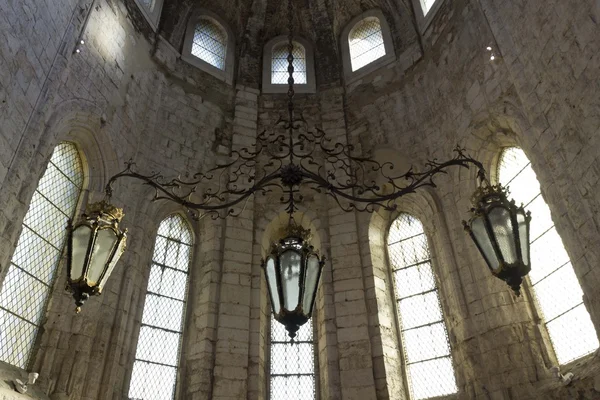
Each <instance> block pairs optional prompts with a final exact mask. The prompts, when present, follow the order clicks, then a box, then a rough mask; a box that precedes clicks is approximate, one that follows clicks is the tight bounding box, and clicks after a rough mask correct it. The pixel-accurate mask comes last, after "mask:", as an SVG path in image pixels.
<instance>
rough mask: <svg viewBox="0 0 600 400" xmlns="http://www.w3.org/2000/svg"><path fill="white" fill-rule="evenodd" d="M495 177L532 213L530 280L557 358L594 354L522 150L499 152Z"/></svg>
mask: <svg viewBox="0 0 600 400" xmlns="http://www.w3.org/2000/svg"><path fill="white" fill-rule="evenodd" d="M498 180H499V181H500V183H501V184H503V185H506V186H509V188H510V194H511V196H512V197H513V198H514V199H515V201H516V202H517V203H523V204H524V205H525V208H526V209H527V210H529V211H531V217H532V219H531V228H530V229H531V233H530V243H531V272H530V273H529V279H530V282H531V285H532V287H533V292H534V295H535V296H534V297H535V299H536V303H537V304H538V308H539V310H540V311H541V314H542V316H543V318H544V322H545V324H546V328H547V329H548V333H549V335H550V340H551V341H552V345H553V347H554V351H555V353H556V357H557V358H558V362H559V363H560V364H565V363H568V362H569V361H572V360H575V359H577V358H579V357H582V356H584V355H586V354H589V353H591V352H593V351H594V350H596V349H597V348H598V338H597V336H596V330H595V328H594V325H593V324H592V321H591V318H590V315H589V313H588V312H587V310H586V308H585V306H584V304H583V292H582V290H581V286H580V285H579V281H578V280H577V276H575V271H573V266H572V265H571V260H570V259H569V256H568V255H567V252H566V250H565V247H564V245H563V243H562V239H561V238H560V236H559V235H558V232H557V231H556V228H555V227H554V223H553V222H552V216H551V215H550V209H549V208H548V205H547V204H546V202H545V201H544V198H543V197H542V194H541V190H540V184H539V182H538V180H537V177H536V175H535V172H534V171H533V169H532V168H531V163H530V162H529V160H528V159H527V156H526V155H525V153H524V152H523V150H521V149H519V148H517V147H509V148H506V149H504V150H503V151H502V154H501V155H500V162H499V164H498Z"/></svg>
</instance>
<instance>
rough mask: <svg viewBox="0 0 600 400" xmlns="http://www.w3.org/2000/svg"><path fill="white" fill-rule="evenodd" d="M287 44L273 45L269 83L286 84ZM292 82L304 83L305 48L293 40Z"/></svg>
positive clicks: (287, 74) (287, 76) (287, 75)
mask: <svg viewBox="0 0 600 400" xmlns="http://www.w3.org/2000/svg"><path fill="white" fill-rule="evenodd" d="M288 53H289V49H288V44H287V43H280V44H278V45H277V46H275V47H273V54H272V57H271V83H272V84H274V85H287V84H288V78H289V72H288V59H287V57H288ZM292 55H293V56H294V63H293V64H294V84H299V85H302V84H306V50H305V49H304V46H302V45H301V44H299V43H296V42H294V50H293V51H292Z"/></svg>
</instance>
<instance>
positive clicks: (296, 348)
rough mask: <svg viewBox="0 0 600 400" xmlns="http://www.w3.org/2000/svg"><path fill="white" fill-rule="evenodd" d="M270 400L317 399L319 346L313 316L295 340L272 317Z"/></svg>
mask: <svg viewBox="0 0 600 400" xmlns="http://www.w3.org/2000/svg"><path fill="white" fill-rule="evenodd" d="M270 394H271V395H270V400H315V399H316V376H315V348H314V339H313V325H312V319H309V320H308V322H307V323H306V324H304V325H303V326H302V327H301V328H300V329H299V330H298V334H297V336H296V338H295V339H294V342H291V341H290V338H289V336H288V334H287V332H286V330H285V327H284V326H283V325H282V324H280V323H279V322H277V321H276V320H275V318H271V348H270Z"/></svg>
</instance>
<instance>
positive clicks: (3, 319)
mask: <svg viewBox="0 0 600 400" xmlns="http://www.w3.org/2000/svg"><path fill="white" fill-rule="evenodd" d="M82 185H83V167H82V164H81V159H80V157H79V153H78V151H77V148H76V147H75V145H73V144H71V143H61V144H59V145H58V146H56V148H55V149H54V152H53V153H52V158H50V162H49V163H48V167H47V168H46V172H45V173H44V176H43V177H42V179H40V181H39V183H38V187H37V190H36V191H35V193H34V194H33V197H32V199H31V203H29V210H28V211H27V214H26V215H25V219H24V220H23V230H22V231H21V235H20V236H19V242H18V244H17V248H16V249H15V252H14V254H13V257H12V260H11V262H10V267H9V269H8V273H7V274H6V278H5V279H4V282H2V291H0V360H2V361H4V362H7V363H9V364H12V365H16V366H17V367H19V368H27V365H28V363H29V357H30V356H31V350H32V348H33V344H34V342H35V338H36V335H37V332H38V329H39V327H40V323H41V321H42V316H43V314H44V311H45V309H46V303H47V300H48V295H49V294H50V291H51V289H52V283H53V281H54V277H55V273H56V268H57V266H58V263H59V261H60V256H61V254H62V250H63V247H64V243H65V238H66V236H67V230H66V227H67V221H68V220H69V219H70V218H73V215H74V214H75V209H76V207H77V201H78V200H79V195H80V193H81V188H82Z"/></svg>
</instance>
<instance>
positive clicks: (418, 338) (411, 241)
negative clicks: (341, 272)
mask: <svg viewBox="0 0 600 400" xmlns="http://www.w3.org/2000/svg"><path fill="white" fill-rule="evenodd" d="M387 243H388V255H389V259H390V264H391V268H392V273H393V276H394V282H395V289H396V290H395V292H396V300H397V302H398V321H399V325H400V330H401V335H402V347H403V350H404V358H405V363H406V373H407V377H408V381H409V386H410V391H411V398H412V399H416V400H418V399H428V398H431V397H437V396H444V395H448V394H452V393H456V392H457V391H458V388H457V386H456V378H455V376H454V368H453V366H452V356H451V354H450V342H449V340H448V333H447V331H446V325H445V324H444V316H443V313H442V307H441V305H440V299H439V294H438V290H437V285H436V282H435V276H434V273H433V269H432V267H431V255H430V251H429V245H428V243H427V237H426V236H425V231H424V230H423V224H421V222H420V221H419V220H418V219H416V218H415V217H413V216H411V215H409V214H400V216H399V217H398V218H397V219H396V220H395V221H394V222H393V223H392V226H391V227H390V231H389V234H388V242H387Z"/></svg>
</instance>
